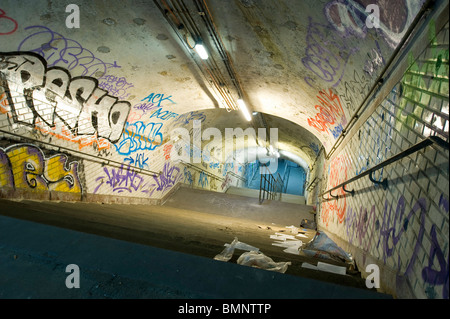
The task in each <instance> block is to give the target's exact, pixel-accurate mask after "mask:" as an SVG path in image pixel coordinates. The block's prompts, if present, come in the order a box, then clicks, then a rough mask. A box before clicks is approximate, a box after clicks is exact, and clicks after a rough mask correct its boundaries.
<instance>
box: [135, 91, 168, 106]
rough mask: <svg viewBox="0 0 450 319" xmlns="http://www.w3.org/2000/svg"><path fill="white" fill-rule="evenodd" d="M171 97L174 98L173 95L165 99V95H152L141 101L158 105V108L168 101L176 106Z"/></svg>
mask: <svg viewBox="0 0 450 319" xmlns="http://www.w3.org/2000/svg"><path fill="white" fill-rule="evenodd" d="M171 97H172V95H170V96H168V97H164V94H156V93H151V94H149V95H148V96H147V97H145V98H143V99H142V100H141V102H143V101H147V102H149V103H153V104H156V107H161V103H162V102H163V101H165V100H168V101H170V102H172V103H173V104H176V103H175V102H174V101H172V100H171V99H170V98H171Z"/></svg>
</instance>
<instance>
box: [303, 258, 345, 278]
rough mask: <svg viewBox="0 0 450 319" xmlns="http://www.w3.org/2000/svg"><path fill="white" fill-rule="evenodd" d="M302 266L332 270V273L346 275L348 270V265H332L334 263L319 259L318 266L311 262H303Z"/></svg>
mask: <svg viewBox="0 0 450 319" xmlns="http://www.w3.org/2000/svg"><path fill="white" fill-rule="evenodd" d="M302 267H303V268H309V269H314V270H321V271H326V272H331V273H335V274H338V275H345V274H346V271H347V268H346V267H341V266H335V265H332V264H328V263H323V262H321V261H319V262H318V263H317V266H315V265H311V264H309V263H302Z"/></svg>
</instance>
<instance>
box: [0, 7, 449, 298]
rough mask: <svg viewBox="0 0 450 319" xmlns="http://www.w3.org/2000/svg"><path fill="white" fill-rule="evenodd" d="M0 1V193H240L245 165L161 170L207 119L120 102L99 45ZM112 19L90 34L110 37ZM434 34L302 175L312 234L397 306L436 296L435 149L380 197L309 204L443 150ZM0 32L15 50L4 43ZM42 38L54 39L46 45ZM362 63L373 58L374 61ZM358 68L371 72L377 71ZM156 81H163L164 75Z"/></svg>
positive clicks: (443, 287)
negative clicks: (180, 135)
mask: <svg viewBox="0 0 450 319" xmlns="http://www.w3.org/2000/svg"><path fill="white" fill-rule="evenodd" d="M11 3H13V2H9V5H8V7H7V10H6V12H5V13H4V14H2V15H1V22H2V25H1V27H2V29H0V41H4V42H2V44H1V46H2V47H1V51H2V53H1V55H0V81H1V85H0V111H1V113H0V195H1V196H2V197H6V198H14V199H21V198H34V199H60V200H86V201H100V202H123V203H140V202H145V203H154V204H158V203H161V202H162V201H163V200H164V198H165V197H166V196H168V194H170V192H171V191H173V190H174V189H176V187H177V185H179V184H180V183H185V184H187V185H189V186H191V187H199V188H203V189H208V190H216V191H225V190H226V188H227V187H228V186H230V185H234V186H239V185H240V184H242V183H243V180H242V179H240V176H242V175H243V174H244V172H243V165H242V164H244V163H241V165H235V164H234V163H231V162H229V163H226V162H223V161H221V160H220V159H216V158H215V157H214V156H213V155H212V154H200V153H199V152H198V150H197V149H195V148H194V149H191V150H190V151H189V152H190V156H191V157H192V158H199V157H201V158H202V161H200V162H199V163H196V164H192V165H188V164H184V163H176V162H174V161H172V160H171V156H172V154H173V153H172V152H173V151H174V148H175V146H174V141H173V140H171V137H170V134H169V133H168V132H169V131H170V129H171V128H173V127H185V128H187V129H190V128H192V122H193V121H194V120H200V121H201V122H203V121H206V120H207V118H206V117H207V116H206V115H205V114H206V113H204V112H202V111H198V110H197V111H191V110H183V108H182V106H180V105H181V104H182V103H180V101H179V100H176V99H175V98H172V96H171V95H170V93H168V92H169V89H171V88H169V87H167V91H163V90H162V89H161V86H157V87H156V89H155V88H154V87H152V88H150V89H149V91H146V92H142V91H139V96H136V95H134V94H131V92H133V93H134V92H135V91H132V90H131V88H132V85H133V81H135V80H134V79H131V78H127V77H126V76H123V77H122V76H115V75H117V74H120V75H124V74H123V73H120V72H119V65H124V64H123V61H120V60H119V58H117V61H115V60H114V59H106V58H104V55H102V53H103V52H101V51H107V49H108V48H106V47H105V46H100V47H99V49H98V50H100V51H98V52H94V53H93V52H91V51H89V50H87V49H86V48H85V47H83V43H81V42H82V39H80V38H78V37H77V36H76V35H74V32H69V31H67V30H66V32H61V33H64V34H65V35H66V37H63V36H62V35H61V34H56V33H55V32H52V30H50V29H45V28H43V27H42V26H41V27H39V28H37V27H35V29H29V27H32V25H28V24H25V25H24V26H22V25H20V26H19V25H18V22H17V21H16V20H15V19H14V17H15V14H16V13H17V15H19V13H18V12H19V11H15V10H13V9H12V8H13V5H15V3H13V4H11ZM408 3H411V2H408ZM0 6H1V5H0ZM0 9H4V8H2V7H0ZM19 9H20V10H24V9H25V8H23V5H22V8H19ZM19 9H17V10H19ZM1 12H3V11H1ZM63 15H64V14H63ZM64 16H65V15H64ZM40 19H41V20H42V21H45V19H48V17H46V16H45V15H42V16H41V17H40ZM149 20H150V19H149ZM155 20H156V19H155ZM447 20H448V15H447ZM19 22H20V23H25V22H24V21H19ZM26 22H27V21H26ZM113 22H114V21H110V20H107V19H105V20H103V22H101V24H103V25H108V27H112V26H113ZM5 23H6V24H5ZM135 23H137V22H135ZM444 25H445V26H444V28H443V29H442V30H434V32H435V33H434V34H435V35H436V37H434V35H433V36H430V39H431V40H432V42H431V45H429V46H428V47H426V46H424V47H423V48H422V50H420V51H421V52H420V53H419V54H413V55H411V58H410V63H409V68H408V70H407V71H406V72H405V73H404V74H402V76H401V78H400V79H399V81H398V82H397V83H394V85H393V86H392V89H391V90H390V91H389V92H388V94H386V97H385V98H384V99H383V100H382V102H381V103H380V104H379V105H377V106H376V108H375V110H374V111H373V113H371V115H370V117H369V118H368V119H367V120H366V121H364V122H363V123H362V124H361V126H360V127H359V129H358V132H357V133H356V134H354V135H352V136H349V137H348V138H347V139H346V141H345V143H344V145H343V146H342V147H341V148H340V149H338V150H337V151H336V152H335V153H334V154H333V156H332V157H331V158H330V159H329V160H327V159H326V158H325V157H324V154H323V151H322V152H319V156H318V158H317V159H316V161H315V162H314V163H313V164H312V165H311V169H310V172H309V176H310V177H309V178H308V181H309V182H310V183H312V184H311V185H309V187H306V190H307V196H308V203H311V204H315V205H316V206H317V209H318V215H317V221H318V223H319V227H320V228H321V229H323V230H325V231H327V233H329V234H330V236H332V237H333V239H335V240H336V241H337V242H338V243H339V244H340V245H341V246H342V247H344V248H345V249H347V250H349V251H351V252H352V254H353V256H354V257H355V259H356V260H357V263H358V266H360V269H361V270H362V271H364V269H365V266H366V265H368V264H371V263H374V264H377V265H379V266H380V268H381V275H382V289H383V290H385V291H388V292H390V293H393V294H395V295H398V296H405V295H406V296H409V295H412V296H415V297H419V298H448V278H449V275H448V269H449V267H448V265H449V259H448V258H449V257H448V256H449V241H448V220H449V217H448V210H449V205H448V201H449V195H448V194H449V189H448V181H449V178H448V162H449V155H448V151H443V150H442V149H440V148H438V147H428V148H427V149H424V150H423V151H421V152H418V153H416V154H414V155H413V156H410V157H408V158H405V159H404V160H402V161H400V162H398V163H396V164H393V165H390V166H388V167H386V168H385V169H383V170H382V171H379V172H378V173H377V175H376V178H379V179H381V178H385V177H387V178H388V179H389V188H388V190H383V189H382V188H381V187H378V186H376V185H374V184H373V183H371V182H370V181H369V180H368V179H367V178H364V179H361V180H359V181H358V182H355V183H353V184H352V185H349V188H350V189H354V190H355V195H354V196H350V195H348V194H346V193H344V192H342V191H338V192H335V193H334V195H339V196H340V198H339V199H338V200H325V201H322V200H321V199H320V197H319V194H320V193H321V192H323V191H325V190H326V189H329V188H331V187H333V186H335V185H337V184H339V183H340V182H343V181H345V180H346V179H348V178H351V177H353V176H356V175H358V174H361V173H362V172H364V171H365V170H367V169H368V168H369V167H372V166H373V165H376V164H377V163H379V162H381V161H382V160H384V159H386V158H388V157H390V156H392V155H395V154H397V153H398V152H399V151H401V150H404V149H406V148H408V147H409V146H411V145H413V144H414V143H416V142H418V141H420V140H421V139H423V138H425V137H427V136H430V135H434V134H436V135H439V136H442V137H443V138H444V139H446V140H447V141H448V125H449V124H448V123H449V121H448V112H449V110H448V93H449V92H448V74H449V64H448V61H449V58H448V56H449V55H448V44H449V41H448V35H449V30H448V29H449V28H448V21H447V24H445V23H444ZM25 27H26V28H28V29H27V32H28V33H27V36H22V35H21V33H20V32H19V31H21V30H23V28H25ZM341 31H342V30H341ZM344 31H345V30H344ZM432 31H433V29H432V26H431V25H430V26H429V32H430V34H433V32H432ZM18 34H20V35H18ZM29 34H34V35H35V37H33V38H28V35H29ZM337 34H339V32H337ZM8 36H12V37H14V41H7V40H5V39H6V37H8ZM40 36H43V38H39V37H40ZM45 36H47V38H46V37H45ZM48 36H53V37H56V38H54V40H55V41H54V42H53V41H52V42H48V41H49V40H48ZM122 36H123V35H122ZM348 36H350V35H348ZM157 37H159V39H163V38H164V37H163V36H161V35H160V34H158V35H157ZM124 38H125V37H124ZM166 38H167V37H166ZM74 39H78V41H80V42H78V41H75V40H74ZM32 40H36V42H35V43H33V45H35V46H32V47H31V48H32V49H35V51H36V50H38V51H39V52H40V53H42V55H43V56H44V57H46V59H44V60H42V59H41V58H38V57H37V56H36V55H33V54H31V53H29V52H28V51H29V50H30V47H28V48H27V45H28V44H30V43H31V42H30V41H32ZM56 40H58V41H56ZM39 41H40V42H39ZM46 41H47V42H46ZM91 41H92V40H91ZM161 41H162V40H161ZM56 42H58V43H59V45H60V44H61V43H71V45H74V44H75V43H76V45H77V47H76V49H75V48H74V47H71V49H72V50H75V56H74V55H68V54H67V53H69V51H68V50H67V47H66V48H65V50H62V49H61V46H58V45H57V43H56ZM46 43H47V44H48V43H52V44H53V45H45V44H46ZM36 45H37V46H36ZM91 45H92V42H91ZM5 47H7V48H8V49H4V48H5ZM155 47H157V46H156V45H155ZM4 50H5V51H6V52H3V51H4ZM71 52H72V54H73V53H74V52H73V51H71ZM52 53H53V55H52ZM370 53H373V51H371V52H370ZM375 53H377V52H375ZM61 54H62V55H61ZM64 54H67V55H64ZM155 54H156V53H155ZM58 57H59V58H60V59H58ZM68 57H71V59H68ZM120 58H123V59H125V57H123V56H122V57H120ZM152 58H153V57H152ZM163 58H164V59H169V60H170V59H173V58H174V57H173V56H169V57H167V56H166V57H164V56H163ZM371 58H374V61H376V62H379V61H378V60H377V59H376V58H377V56H371ZM154 59H156V58H154ZM155 64H156V63H155ZM99 67H100V69H99ZM365 67H369V68H370V67H372V68H376V69H377V71H379V67H381V65H379V64H376V63H375V64H373V65H367V64H366V65H365ZM130 68H135V66H130ZM366 71H367V70H366ZM115 72H118V73H115ZM360 72H361V73H363V71H362V70H360ZM160 73H162V74H159V75H160V76H161V77H164V76H166V73H167V72H166V73H163V72H160ZM354 74H355V76H356V75H357V73H356V72H355V73H354ZM140 79H141V80H142V79H143V76H141V77H140ZM159 79H160V78H158V81H159ZM364 79H365V80H367V81H373V79H367V78H364ZM364 79H363V78H361V77H359V76H358V77H357V78H356V77H355V78H354V81H351V80H349V81H346V83H347V84H348V85H346V87H345V89H346V91H345V93H346V94H345V95H344V93H343V92H339V96H338V95H336V97H337V98H339V97H341V98H342V97H343V96H345V97H347V98H346V99H345V100H346V102H348V101H350V100H352V93H355V92H356V93H358V92H363V93H364V92H368V88H369V86H370V85H369V84H370V83H366V82H365V80H364ZM185 80H186V77H181V76H180V77H179V78H177V84H179V86H180V89H184V92H189V90H190V87H187V86H186V87H183V84H182V83H184V82H183V81H185ZM158 81H157V80H153V82H152V84H153V85H154V84H155V82H158ZM186 81H187V80H186ZM161 82H162V81H161ZM146 83H147V82H146ZM164 83H167V82H164ZM158 89H161V90H158ZM164 89H166V88H164ZM320 89H324V88H320ZM342 90H343V89H342ZM67 93H69V94H67ZM347 93H348V95H347ZM333 94H334V93H333ZM192 95H194V94H192ZM186 96H190V95H188V94H186ZM333 96H334V95H333ZM342 100H344V99H342ZM129 101H133V103H131V102H130V103H127V102H129ZM57 102H58V103H57ZM97 102H98V103H97ZM177 103H178V104H177ZM57 104H58V106H57ZM151 104H156V105H157V106H158V107H157V108H153V105H151ZM200 104H201V106H205V104H207V103H205V102H204V100H201V99H200V102H199V109H200ZM63 105H65V107H62V106H63ZM352 107H355V105H353V104H352ZM306 118H307V115H305V119H306ZM124 119H125V120H124ZM144 119H145V121H144ZM75 127H77V128H79V130H77V131H74V130H73V129H74V128H75ZM338 128H340V127H338ZM339 132H340V131H339ZM339 132H338V133H339ZM324 134H325V133H324ZM326 134H327V135H330V134H333V132H331V131H326ZM330 140H331V139H330ZM333 140H334V137H333ZM182 147H183V146H182ZM330 147H331V145H329V147H328V149H330ZM205 155H206V156H205ZM208 155H210V156H208ZM314 180H315V181H316V182H314V183H313V181H314Z"/></svg>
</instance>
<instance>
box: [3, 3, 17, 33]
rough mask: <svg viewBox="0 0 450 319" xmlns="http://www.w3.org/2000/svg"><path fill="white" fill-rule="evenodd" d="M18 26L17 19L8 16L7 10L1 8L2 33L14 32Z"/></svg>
mask: <svg viewBox="0 0 450 319" xmlns="http://www.w3.org/2000/svg"><path fill="white" fill-rule="evenodd" d="M18 27H19V25H18V24H17V21H16V20H14V19H13V18H10V17H8V16H7V15H6V12H5V11H4V10H2V9H0V35H8V34H12V33H14V32H16V30H17V28H18Z"/></svg>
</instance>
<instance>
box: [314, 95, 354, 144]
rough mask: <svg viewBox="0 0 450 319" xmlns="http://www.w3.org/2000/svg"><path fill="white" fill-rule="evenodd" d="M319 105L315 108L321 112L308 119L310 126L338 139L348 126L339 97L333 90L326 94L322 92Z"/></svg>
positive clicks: (319, 96)
mask: <svg viewBox="0 0 450 319" xmlns="http://www.w3.org/2000/svg"><path fill="white" fill-rule="evenodd" d="M317 98H318V100H319V104H317V105H316V106H315V108H316V109H317V110H318V111H319V112H318V113H317V114H316V116H315V117H314V118H309V119H308V124H309V126H312V127H314V128H315V129H316V130H317V131H319V132H327V133H330V132H331V133H332V134H333V137H334V138H337V137H338V136H339V135H340V133H341V132H342V130H343V127H344V126H345V125H347V118H346V117H345V114H344V109H343V108H342V105H341V101H340V99H339V96H337V95H336V94H335V93H334V92H333V91H332V90H331V89H330V90H329V91H328V92H326V91H325V90H323V91H320V92H319V95H317Z"/></svg>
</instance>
